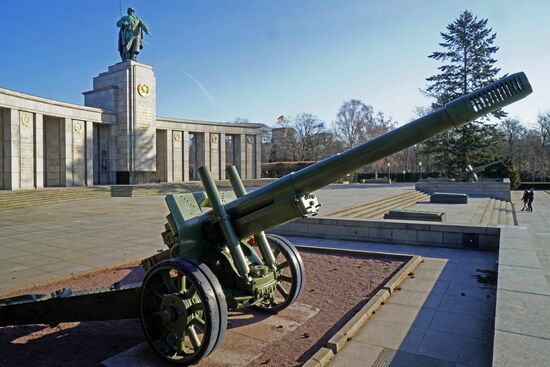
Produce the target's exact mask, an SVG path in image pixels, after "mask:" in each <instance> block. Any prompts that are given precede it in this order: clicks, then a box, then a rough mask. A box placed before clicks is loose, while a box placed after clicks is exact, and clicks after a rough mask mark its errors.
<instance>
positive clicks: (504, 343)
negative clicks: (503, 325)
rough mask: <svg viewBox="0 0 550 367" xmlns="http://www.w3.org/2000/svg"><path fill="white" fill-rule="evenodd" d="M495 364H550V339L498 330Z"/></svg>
mask: <svg viewBox="0 0 550 367" xmlns="http://www.w3.org/2000/svg"><path fill="white" fill-rule="evenodd" d="M494 348H495V350H494V354H493V366H494V367H517V366H530V367H535V366H540V367H547V366H550V340H548V339H541V338H535V337H531V336H527V335H520V334H515V333H508V332H503V331H499V330H496V331H495V342H494Z"/></svg>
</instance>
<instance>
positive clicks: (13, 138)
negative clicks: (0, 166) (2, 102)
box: [3, 109, 20, 190]
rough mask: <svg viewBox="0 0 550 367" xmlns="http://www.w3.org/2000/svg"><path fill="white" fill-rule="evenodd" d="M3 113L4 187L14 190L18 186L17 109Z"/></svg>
mask: <svg viewBox="0 0 550 367" xmlns="http://www.w3.org/2000/svg"><path fill="white" fill-rule="evenodd" d="M3 114H4V116H3V117H4V118H3V120H4V142H5V143H6V144H5V145H6V148H7V149H6V150H4V186H5V187H4V188H5V189H7V190H15V189H18V188H19V182H20V172H19V160H20V159H19V118H18V117H19V111H17V110H14V109H6V110H4V111H3Z"/></svg>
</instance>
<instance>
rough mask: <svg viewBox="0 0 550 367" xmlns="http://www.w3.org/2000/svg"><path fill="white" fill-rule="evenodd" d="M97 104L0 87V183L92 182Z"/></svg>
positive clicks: (107, 119)
mask: <svg viewBox="0 0 550 367" xmlns="http://www.w3.org/2000/svg"><path fill="white" fill-rule="evenodd" d="M114 122H115V119H114V116H112V115H111V114H109V113H108V112H105V111H102V110H100V109H96V108H88V107H84V106H79V105H73V104H68V103H63V102H59V101H53V100H49V99H45V98H39V97H35V96H30V95H26V94H23V93H18V92H13V91H9V90H6V89H0V189H3V190H15V189H32V188H42V187H46V186H91V185H92V184H93V157H92V156H93V125H94V124H96V123H102V124H113V123H114Z"/></svg>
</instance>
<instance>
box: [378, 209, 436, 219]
mask: <svg viewBox="0 0 550 367" xmlns="http://www.w3.org/2000/svg"><path fill="white" fill-rule="evenodd" d="M384 219H399V220H424V221H430V222H445V213H444V212H427V211H420V210H390V211H389V212H387V213H386V214H384Z"/></svg>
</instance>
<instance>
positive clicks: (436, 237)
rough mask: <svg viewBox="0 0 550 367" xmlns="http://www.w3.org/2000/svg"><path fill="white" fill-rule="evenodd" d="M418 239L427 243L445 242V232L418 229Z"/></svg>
mask: <svg viewBox="0 0 550 367" xmlns="http://www.w3.org/2000/svg"><path fill="white" fill-rule="evenodd" d="M416 241H417V242H419V243H427V244H443V243H444V242H443V232H436V231H418V232H416Z"/></svg>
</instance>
